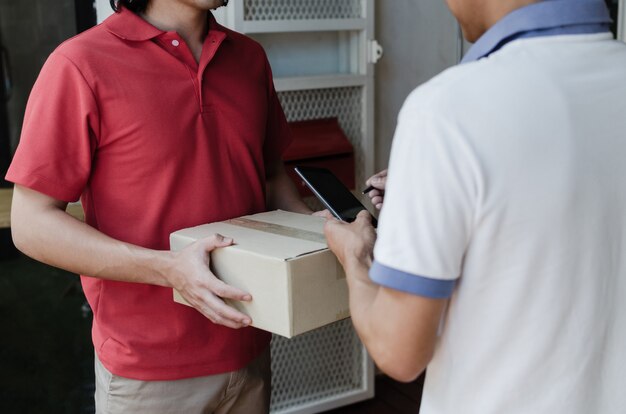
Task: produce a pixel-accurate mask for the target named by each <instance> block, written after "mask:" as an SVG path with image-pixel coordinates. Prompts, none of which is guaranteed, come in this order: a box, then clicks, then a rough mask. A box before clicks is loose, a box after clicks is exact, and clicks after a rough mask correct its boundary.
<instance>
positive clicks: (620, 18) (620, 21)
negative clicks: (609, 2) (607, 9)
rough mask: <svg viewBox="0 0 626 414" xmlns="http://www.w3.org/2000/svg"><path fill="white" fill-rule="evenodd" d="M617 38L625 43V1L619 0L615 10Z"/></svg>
mask: <svg viewBox="0 0 626 414" xmlns="http://www.w3.org/2000/svg"><path fill="white" fill-rule="evenodd" d="M617 38H618V39H620V40H621V41H623V42H626V0H619V6H618V8H617Z"/></svg>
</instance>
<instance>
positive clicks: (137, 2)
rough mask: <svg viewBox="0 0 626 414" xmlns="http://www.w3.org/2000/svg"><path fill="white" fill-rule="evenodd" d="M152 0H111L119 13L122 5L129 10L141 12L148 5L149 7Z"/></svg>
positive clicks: (113, 7)
mask: <svg viewBox="0 0 626 414" xmlns="http://www.w3.org/2000/svg"><path fill="white" fill-rule="evenodd" d="M149 1H150V0H109V2H110V3H111V8H112V9H113V10H114V11H115V12H116V13H119V11H120V6H124V8H127V9H128V10H130V11H132V12H134V13H141V12H144V11H146V7H148V2H149Z"/></svg>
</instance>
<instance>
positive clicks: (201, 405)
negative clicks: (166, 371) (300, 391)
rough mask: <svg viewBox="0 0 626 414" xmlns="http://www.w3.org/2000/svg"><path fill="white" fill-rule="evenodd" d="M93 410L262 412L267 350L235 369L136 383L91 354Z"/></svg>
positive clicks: (110, 413)
mask: <svg viewBox="0 0 626 414" xmlns="http://www.w3.org/2000/svg"><path fill="white" fill-rule="evenodd" d="M95 370H96V395H95V398H96V414H122V413H131V414H141V413H146V414H178V413H181V414H211V413H215V414H225V413H232V414H238V413H241V414H257V413H258V414H265V413H268V412H269V405H270V377H271V375H270V351H269V347H268V349H267V351H265V352H264V353H263V354H261V356H260V357H258V358H257V359H256V360H254V361H253V362H251V363H250V364H249V365H248V366H247V367H245V368H242V369H240V370H239V371H234V372H229V373H225V374H218V375H211V376H207V377H198V378H189V379H182V380H176V381H139V380H133V379H128V378H122V377H119V376H117V375H114V374H112V373H110V372H109V371H108V370H107V369H106V368H105V367H104V366H103V365H102V363H101V362H100V361H99V360H98V358H96V361H95Z"/></svg>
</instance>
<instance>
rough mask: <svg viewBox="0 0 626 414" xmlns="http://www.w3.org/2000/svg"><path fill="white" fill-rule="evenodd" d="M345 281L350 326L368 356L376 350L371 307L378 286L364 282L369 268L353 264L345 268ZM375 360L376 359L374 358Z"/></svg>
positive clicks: (362, 264)
mask: <svg viewBox="0 0 626 414" xmlns="http://www.w3.org/2000/svg"><path fill="white" fill-rule="evenodd" d="M345 271H346V273H347V275H346V276H347V280H348V285H349V290H350V297H349V300H350V316H351V318H352V324H353V325H354V328H355V330H356V332H357V334H358V335H359V338H361V341H362V342H363V344H364V345H365V346H366V348H367V349H368V351H369V352H370V354H372V356H373V357H374V355H373V352H375V350H376V349H377V348H378V347H377V346H376V342H377V335H376V326H375V325H374V324H372V322H373V320H372V318H373V311H374V309H373V305H374V303H375V301H376V296H377V294H378V290H379V288H378V286H376V285H373V284H372V283H367V281H365V280H366V279H367V278H369V277H368V271H369V266H367V264H364V263H360V262H355V263H353V264H351V265H349V266H346V268H345ZM374 359H376V358H374Z"/></svg>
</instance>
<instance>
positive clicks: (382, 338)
mask: <svg viewBox="0 0 626 414" xmlns="http://www.w3.org/2000/svg"><path fill="white" fill-rule="evenodd" d="M368 270H369V266H368V265H365V264H358V265H355V266H351V267H348V270H347V271H349V272H350V275H348V280H350V281H351V282H350V312H351V316H352V322H353V324H354V327H355V329H356V331H357V333H358V335H359V337H360V338H361V341H362V342H363V344H364V345H365V347H366V348H367V350H368V352H369V354H370V355H371V357H372V358H373V359H374V361H375V362H376V364H377V365H378V367H379V368H380V369H381V370H383V371H384V372H385V373H387V374H388V375H390V376H391V377H393V378H395V379H397V380H399V381H412V380H414V379H415V378H416V377H417V376H418V375H419V374H420V373H421V372H423V371H424V369H425V368H426V365H427V364H428V363H429V361H430V359H431V358H432V353H433V350H434V344H435V340H436V329H437V323H436V321H437V320H438V319H437V315H438V314H440V313H441V312H442V310H443V306H444V303H445V302H438V303H437V304H436V305H435V306H434V307H433V308H432V309H431V306H430V305H426V306H424V304H425V303H426V302H423V304H422V305H418V306H415V304H413V305H409V306H407V304H402V303H399V302H401V301H402V298H400V297H399V296H398V295H404V294H402V293H400V292H395V291H392V290H389V289H386V288H384V287H380V286H378V285H375V284H373V283H371V282H370V281H369V278H368V276H367V273H368ZM420 301H421V300H420ZM423 301H428V300H427V299H424V300H423ZM431 304H432V302H431ZM429 314H430V315H429ZM414 315H429V316H427V317H425V318H423V319H422V318H414Z"/></svg>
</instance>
